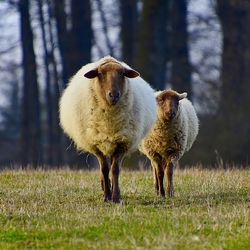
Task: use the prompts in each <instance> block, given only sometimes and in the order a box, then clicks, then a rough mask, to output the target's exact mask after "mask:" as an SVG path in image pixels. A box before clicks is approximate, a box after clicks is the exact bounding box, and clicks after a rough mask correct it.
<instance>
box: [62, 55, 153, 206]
mask: <svg viewBox="0 0 250 250" xmlns="http://www.w3.org/2000/svg"><path fill="white" fill-rule="evenodd" d="M156 109H157V105H156V100H155V97H154V91H153V89H152V88H151V87H150V86H149V85H148V84H147V83H146V82H145V81H144V80H143V79H142V78H141V77H139V73H138V72H136V71H135V70H133V69H131V68H130V67H129V66H128V65H126V64H125V63H122V62H119V61H118V60H116V59H114V58H113V57H110V56H107V57H104V58H102V59H100V60H99V61H97V62H94V63H89V64H87V65H85V66H83V67H82V68H81V69H80V70H79V71H78V72H77V73H76V74H75V75H74V76H73V77H72V79H71V80H70V82H69V84H68V86H67V88H66V89H65V91H64V93H63V95H62V97H61V100H60V123H61V126H62V128H63V130H64V132H65V133H66V134H67V135H68V136H69V137H70V138H71V139H72V140H73V141H74V142H75V144H76V146H77V148H78V149H79V150H81V151H85V152H90V153H92V154H94V155H95V156H96V157H97V159H98V162H99V165H100V170H101V183H102V188H103V190H104V201H108V200H111V198H112V201H113V202H119V201H120V190H119V184H118V178H119V171H120V170H119V168H120V165H121V163H122V160H123V158H124V156H125V155H127V154H128V153H130V152H133V151H135V150H136V149H137V147H138V144H139V143H140V141H141V140H142V138H143V137H145V136H146V135H147V133H148V132H149V131H150V129H151V127H152V126H153V124H154V122H155V120H156ZM109 157H110V161H111V172H112V194H111V190H110V181H109V163H108V158H109Z"/></svg>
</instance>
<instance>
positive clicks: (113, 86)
mask: <svg viewBox="0 0 250 250" xmlns="http://www.w3.org/2000/svg"><path fill="white" fill-rule="evenodd" d="M84 76H85V77H87V78H90V79H91V78H95V77H97V78H98V81H97V88H98V92H99V93H100V96H101V97H102V98H103V100H104V101H106V103H107V104H108V105H115V104H116V103H117V102H118V101H119V100H120V98H121V97H122V95H123V94H124V90H125V84H126V81H125V77H129V78H134V77H137V76H139V73H138V72H136V71H135V70H132V69H128V68H125V67H124V66H123V65H121V64H120V63H118V62H106V63H103V64H101V65H100V66H99V67H98V68H95V69H93V70H90V71H89V72H87V73H86V74H85V75H84Z"/></svg>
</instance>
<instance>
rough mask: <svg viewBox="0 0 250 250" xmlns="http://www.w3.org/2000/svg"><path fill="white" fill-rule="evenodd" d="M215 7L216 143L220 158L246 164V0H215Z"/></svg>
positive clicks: (249, 32) (249, 86) (249, 14)
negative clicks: (218, 49) (218, 40)
mask: <svg viewBox="0 0 250 250" xmlns="http://www.w3.org/2000/svg"><path fill="white" fill-rule="evenodd" d="M217 7H218V16H219V19H220V22H221V26H222V32H223V53H222V72H221V81H222V86H221V100H220V106H219V111H218V120H219V126H220V130H219V131H218V137H217V140H216V142H217V147H218V151H219V153H220V154H221V155H222V157H223V158H226V159H228V160H229V161H234V162H241V163H245V164H246V163H247V161H249V152H250V150H249V149H250V138H249V135H250V133H249V131H250V119H249V117H250V116H249V110H250V102H249V99H250V80H249V79H250V70H249V65H250V29H249V23H250V2H249V1H244V0H218V1H217Z"/></svg>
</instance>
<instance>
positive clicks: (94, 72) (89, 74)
mask: <svg viewBox="0 0 250 250" xmlns="http://www.w3.org/2000/svg"><path fill="white" fill-rule="evenodd" d="M84 76H85V77H87V78H89V79H92V78H95V77H97V76H98V69H97V68H95V69H92V70H90V71H88V72H87V73H85V74H84Z"/></svg>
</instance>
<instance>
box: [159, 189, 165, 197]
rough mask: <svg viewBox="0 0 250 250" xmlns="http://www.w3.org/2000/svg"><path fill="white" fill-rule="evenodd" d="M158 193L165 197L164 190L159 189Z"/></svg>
mask: <svg viewBox="0 0 250 250" xmlns="http://www.w3.org/2000/svg"><path fill="white" fill-rule="evenodd" d="M160 195H161V197H164V198H165V191H164V190H160Z"/></svg>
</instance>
